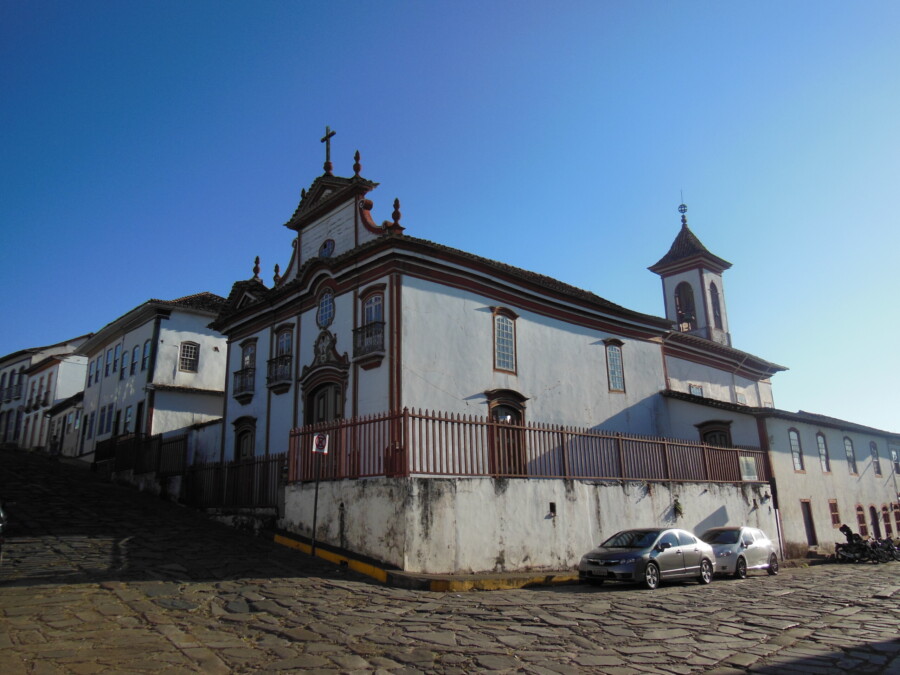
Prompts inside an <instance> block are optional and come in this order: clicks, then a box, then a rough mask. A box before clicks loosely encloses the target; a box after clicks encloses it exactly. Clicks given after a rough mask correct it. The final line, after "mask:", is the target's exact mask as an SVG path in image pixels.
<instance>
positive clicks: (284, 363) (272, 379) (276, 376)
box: [266, 354, 292, 394]
mask: <svg viewBox="0 0 900 675" xmlns="http://www.w3.org/2000/svg"><path fill="white" fill-rule="evenodd" d="M291 363H292V358H291V355H290V354H282V355H281V356H276V357H275V358H274V359H269V362H268V368H269V371H268V375H267V377H266V384H268V386H269V388H270V389H272V391H273V393H276V394H280V393H283V392H285V391H287V390H288V388H290V386H291Z"/></svg>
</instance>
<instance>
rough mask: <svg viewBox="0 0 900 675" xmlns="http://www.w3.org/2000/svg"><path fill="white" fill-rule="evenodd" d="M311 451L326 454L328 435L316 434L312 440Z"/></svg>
mask: <svg viewBox="0 0 900 675" xmlns="http://www.w3.org/2000/svg"><path fill="white" fill-rule="evenodd" d="M312 441H313V442H312V451H313V452H318V453H321V454H323V455H327V454H328V434H316V435H315V436H313V439H312Z"/></svg>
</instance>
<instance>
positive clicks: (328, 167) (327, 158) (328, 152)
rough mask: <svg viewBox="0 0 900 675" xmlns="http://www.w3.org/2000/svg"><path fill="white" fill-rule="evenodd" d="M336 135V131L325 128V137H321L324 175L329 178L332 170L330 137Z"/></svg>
mask: <svg viewBox="0 0 900 675" xmlns="http://www.w3.org/2000/svg"><path fill="white" fill-rule="evenodd" d="M336 133H337V132H336V131H332V130H331V127H325V135H324V136H322V140H321V142H322V143H324V144H325V173H326V174H328V175H329V176H331V175H332V173H331V171H332V169H333V168H334V167H333V166H332V165H331V137H332V136H334V135H335V134H336Z"/></svg>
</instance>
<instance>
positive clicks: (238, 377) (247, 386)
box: [231, 368, 256, 403]
mask: <svg viewBox="0 0 900 675" xmlns="http://www.w3.org/2000/svg"><path fill="white" fill-rule="evenodd" d="M255 390H256V368H243V369H241V370H237V371H235V372H234V386H233V388H232V392H231V393H232V395H233V396H234V397H235V398H236V399H237V400H238V402H239V403H246V402H247V401H249V400H250V399H251V398H253V392H254V391H255Z"/></svg>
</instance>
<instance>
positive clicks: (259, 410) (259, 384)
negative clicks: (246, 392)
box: [222, 328, 270, 461]
mask: <svg viewBox="0 0 900 675" xmlns="http://www.w3.org/2000/svg"><path fill="white" fill-rule="evenodd" d="M269 334H270V330H269V329H268V328H265V329H263V330H260V331H257V332H256V333H253V334H252V335H248V336H246V337H242V338H241V339H239V340H235V341H234V342H232V343H231V353H230V354H229V357H228V358H229V365H228V368H227V370H226V373H225V377H227V378H228V384H227V387H226V392H225V395H226V396H227V397H228V399H227V401H226V419H225V422H226V423H225V426H224V428H223V430H222V433H223V435H224V438H225V460H226V461H230V460H233V459H234V458H235V451H234V441H235V437H234V434H235V427H234V422H235V421H236V420H237V419H239V418H241V417H250V418H253V419H255V420H256V437H255V441H254V451H255V454H256V455H264V454H265V448H266V409H267V400H266V399H267V394H268V389H267V388H266V362H267V361H268V360H269V346H270V345H269V343H270V339H269ZM254 338H255V339H256V380H255V384H254V387H255V388H254V392H253V398H251V399H250V400H249V401H248V402H247V403H245V404H243V405H242V404H241V403H239V402H238V401H237V400H236V399H235V398H234V373H236V372H237V371H239V370H241V368H242V364H241V357H242V353H241V345H242V344H244V343H246V342H248V341H250V340H253V339H254ZM223 381H224V380H223Z"/></svg>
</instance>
